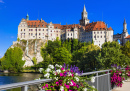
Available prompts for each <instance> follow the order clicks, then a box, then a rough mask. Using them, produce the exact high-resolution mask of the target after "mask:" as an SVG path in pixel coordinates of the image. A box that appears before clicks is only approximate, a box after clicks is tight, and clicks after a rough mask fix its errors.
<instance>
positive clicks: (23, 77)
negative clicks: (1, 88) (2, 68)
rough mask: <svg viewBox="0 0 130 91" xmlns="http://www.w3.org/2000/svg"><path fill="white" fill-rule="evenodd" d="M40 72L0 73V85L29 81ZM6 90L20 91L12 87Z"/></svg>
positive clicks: (35, 77)
mask: <svg viewBox="0 0 130 91" xmlns="http://www.w3.org/2000/svg"><path fill="white" fill-rule="evenodd" d="M40 76H42V74H38V73H8V74H5V73H0V85H4V84H10V83H17V82H25V81H31V80H34V79H37V78H39V77H40ZM8 91H20V90H19V89H13V90H8Z"/></svg>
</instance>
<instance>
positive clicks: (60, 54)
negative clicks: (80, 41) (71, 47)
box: [53, 47, 72, 64]
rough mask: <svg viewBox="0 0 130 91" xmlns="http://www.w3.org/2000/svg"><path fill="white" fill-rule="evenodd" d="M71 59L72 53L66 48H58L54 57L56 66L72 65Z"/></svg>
mask: <svg viewBox="0 0 130 91" xmlns="http://www.w3.org/2000/svg"><path fill="white" fill-rule="evenodd" d="M71 57H72V56H71V53H70V52H69V51H68V50H67V49H66V48H65V47H60V48H57V49H56V51H55V52H54V55H53V58H54V63H55V64H56V63H57V64H63V63H66V64H70V62H71Z"/></svg>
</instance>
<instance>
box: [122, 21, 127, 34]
mask: <svg viewBox="0 0 130 91" xmlns="http://www.w3.org/2000/svg"><path fill="white" fill-rule="evenodd" d="M123 27H124V29H123V32H127V23H126V20H125V19H124V23H123Z"/></svg>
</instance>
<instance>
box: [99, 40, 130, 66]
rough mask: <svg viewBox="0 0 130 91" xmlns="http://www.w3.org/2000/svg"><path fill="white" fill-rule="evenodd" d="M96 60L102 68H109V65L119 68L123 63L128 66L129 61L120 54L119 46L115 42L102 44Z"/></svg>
mask: <svg viewBox="0 0 130 91" xmlns="http://www.w3.org/2000/svg"><path fill="white" fill-rule="evenodd" d="M97 59H98V60H99V61H100V62H101V63H102V67H103V68H110V67H111V64H117V65H120V66H123V65H124V63H125V64H127V65H129V64H130V59H129V58H128V57H127V56H125V55H124V54H122V52H121V50H120V44H119V43H118V42H115V41H113V42H106V43H104V44H103V45H102V49H101V53H99V56H98V58H97Z"/></svg>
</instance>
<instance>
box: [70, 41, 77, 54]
mask: <svg viewBox="0 0 130 91" xmlns="http://www.w3.org/2000/svg"><path fill="white" fill-rule="evenodd" d="M71 49H72V51H71V52H72V53H73V52H74V51H76V50H78V39H73V40H72V48H71Z"/></svg>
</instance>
